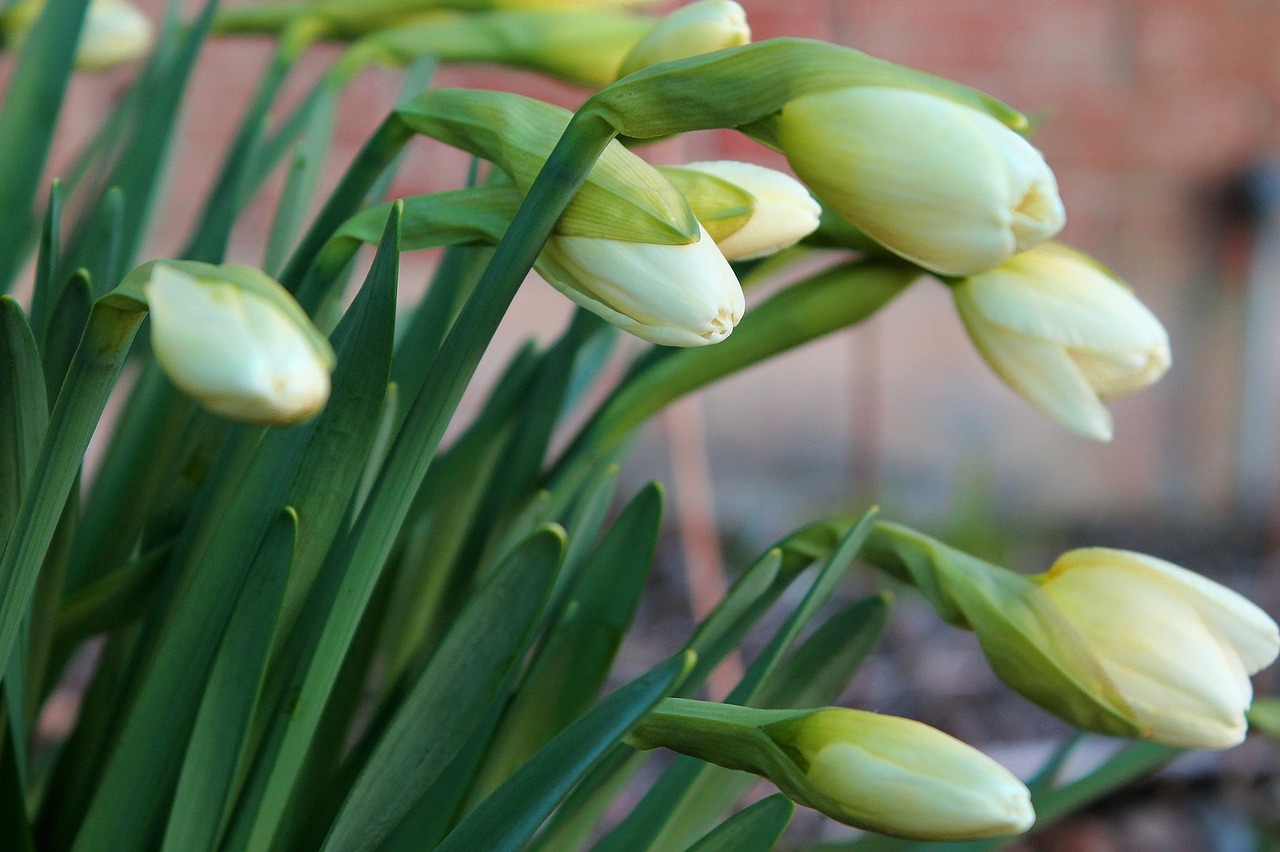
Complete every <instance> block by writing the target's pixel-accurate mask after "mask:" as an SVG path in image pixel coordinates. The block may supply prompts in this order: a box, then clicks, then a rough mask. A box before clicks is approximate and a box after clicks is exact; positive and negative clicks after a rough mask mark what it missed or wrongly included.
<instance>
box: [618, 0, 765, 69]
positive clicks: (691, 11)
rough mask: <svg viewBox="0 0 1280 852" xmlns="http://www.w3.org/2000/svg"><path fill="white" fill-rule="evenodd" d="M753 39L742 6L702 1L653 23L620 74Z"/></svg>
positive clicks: (730, 0)
mask: <svg viewBox="0 0 1280 852" xmlns="http://www.w3.org/2000/svg"><path fill="white" fill-rule="evenodd" d="M750 41H751V27H750V26H748V24H747V13H746V12H745V11H743V9H742V7H741V6H739V5H738V4H737V3H735V2H733V0H699V2H697V3H690V4H689V5H688V6H681V7H680V8H679V9H676V10H675V11H674V12H672V13H671V14H669V15H667V16H666V17H664V18H662V19H661V20H659V21H658V22H657V23H656V24H654V25H653V28H652V29H650V30H649V32H648V33H646V34H645V35H644V37H643V38H641V39H640V41H639V42H637V43H636V45H635V46H634V47H633V48H631V52H630V53H628V54H627V56H626V58H625V59H623V60H622V65H621V67H620V68H619V69H618V76H619V77H625V76H627V75H628V74H632V73H634V72H636V71H639V70H640V69H641V68H647V67H648V66H650V65H657V64H658V63H659V62H670V61H672V60H676V59H686V58H688V57H690V56H698V55H699V54H702V53H710V52H711V51H713V50H722V49H724V48H726V47H737V46H739V45H743V44H747V43H749V42H750Z"/></svg>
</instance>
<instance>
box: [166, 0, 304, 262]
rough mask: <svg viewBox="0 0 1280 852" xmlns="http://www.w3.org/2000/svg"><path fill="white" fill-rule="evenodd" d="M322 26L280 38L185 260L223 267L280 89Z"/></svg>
mask: <svg viewBox="0 0 1280 852" xmlns="http://www.w3.org/2000/svg"><path fill="white" fill-rule="evenodd" d="M321 27H322V24H321V23H320V22H319V21H313V20H311V19H304V20H303V21H301V22H300V23H299V24H298V25H297V26H294V27H290V28H289V29H287V30H285V31H284V32H283V33H281V35H280V40H279V42H278V43H277V45H276V51H275V54H274V55H273V56H272V57H271V61H270V63H269V64H268V65H267V69H266V71H265V72H264V73H263V75H262V76H261V77H260V78H259V80H258V88H257V91H255V92H254V95H253V98H252V99H251V100H250V102H249V105H248V106H247V107H246V108H245V112H244V116H243V117H242V118H241V119H240V126H239V128H238V129H237V131H236V135H235V138H234V139H232V141H231V146H230V147H229V148H228V149H227V154H226V157H225V158H224V159H223V161H222V168H221V169H220V170H219V172H218V176H217V178H216V179H215V180H214V184H213V189H211V190H210V191H209V195H208V196H207V197H206V199H205V203H204V208H203V209H202V210H201V212H200V217H199V219H198V220H197V222H196V226H195V228H194V230H193V231H192V234H191V237H190V239H189V240H188V241H187V246H186V248H185V249H184V250H183V252H182V257H184V258H186V259H187V260H203V261H206V262H208V263H220V262H222V259H223V255H224V254H225V253H226V250H227V242H228V240H229V239H230V238H231V229H232V227H233V226H234V225H235V222H236V217H237V215H238V214H239V212H240V208H241V206H242V203H243V202H242V199H243V198H244V197H245V196H246V195H247V194H248V193H247V192H246V189H257V187H258V184H257V183H254V184H252V185H250V186H249V187H246V178H247V175H248V167H249V166H250V164H251V163H252V162H253V160H254V154H255V150H254V149H255V148H256V147H258V146H259V145H260V144H262V141H263V139H264V137H265V135H266V120H267V112H268V110H270V109H271V104H272V103H274V102H275V99H276V95H277V94H278V93H279V92H280V87H281V86H282V85H284V82H285V80H286V79H287V78H288V76H289V72H290V71H292V70H293V68H294V66H295V65H296V64H297V61H298V59H299V58H300V57H301V56H302V54H303V53H304V52H305V51H306V49H307V47H308V46H310V44H311V43H312V41H314V40H315V38H317V37H318V36H319V35H320V28H321Z"/></svg>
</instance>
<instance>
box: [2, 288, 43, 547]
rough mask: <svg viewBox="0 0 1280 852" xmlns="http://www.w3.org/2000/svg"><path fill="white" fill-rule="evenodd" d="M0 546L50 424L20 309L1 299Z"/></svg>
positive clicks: (33, 345)
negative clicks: (46, 428)
mask: <svg viewBox="0 0 1280 852" xmlns="http://www.w3.org/2000/svg"><path fill="white" fill-rule="evenodd" d="M0 418H3V420H0V541H4V540H6V539H8V537H9V532H10V530H12V529H13V525H14V522H15V521H16V520H17V516H18V507H19V506H20V505H21V504H22V496H23V494H24V493H25V491H26V486H27V481H28V480H29V479H30V478H31V473H32V471H33V470H34V469H35V465H36V456H37V455H38V454H39V452H40V441H41V439H42V438H44V431H45V427H46V426H47V425H48V422H49V407H48V402H47V401H46V399H45V385H44V374H43V370H42V369H41V366H40V352H39V350H38V349H37V348H36V340H35V336H34V335H33V334H32V333H31V327H30V326H28V325H27V317H26V315H25V314H24V313H23V312H22V307H21V306H20V305H19V304H18V303H17V302H16V301H14V300H13V299H12V298H10V297H9V296H0Z"/></svg>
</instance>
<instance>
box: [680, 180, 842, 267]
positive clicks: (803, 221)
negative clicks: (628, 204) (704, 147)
mask: <svg viewBox="0 0 1280 852" xmlns="http://www.w3.org/2000/svg"><path fill="white" fill-rule="evenodd" d="M682 168H686V169H689V170H692V171H697V172H703V173H705V174H709V175H712V176H714V177H717V178H720V179H721V180H725V181H728V182H729V183H732V184H734V185H735V186H737V187H739V188H741V189H742V190H744V191H745V192H746V193H747V194H749V195H750V196H751V197H752V199H753V201H754V204H753V209H752V211H751V215H750V217H749V218H748V219H747V221H746V223H745V224H744V225H743V226H742V227H741V228H739V229H738V230H736V231H734V232H733V233H731V234H729V235H728V236H725V237H722V238H720V239H719V240H717V243H716V244H717V245H718V246H720V251H721V252H722V253H723V254H724V256H725V257H727V258H728V259H729V260H752V259H755V258H758V257H766V256H768V255H771V254H773V253H774V252H776V251H779V250H780V249H784V248H787V247H789V246H792V245H795V244H796V243H798V242H800V240H802V239H804V238H805V237H807V236H808V235H809V234H811V233H813V232H814V231H815V230H817V228H818V218H819V216H821V215H822V206H821V205H820V204H818V202H817V201H815V200H814V199H813V196H811V195H810V194H809V191H808V190H807V189H805V188H804V186H803V185H802V184H801V183H800V182H799V181H797V180H796V179H795V178H793V177H791V176H789V175H785V174H783V173H782V172H779V171H775V170H774V169H767V168H765V167H764V166H757V165H755V164H754V163H740V162H735V161H733V160H718V161H714V162H703V163H689V164H688V165H687V166H683V167H682ZM694 212H695V213H697V212H698V210H697V207H696V206H695V207H694Z"/></svg>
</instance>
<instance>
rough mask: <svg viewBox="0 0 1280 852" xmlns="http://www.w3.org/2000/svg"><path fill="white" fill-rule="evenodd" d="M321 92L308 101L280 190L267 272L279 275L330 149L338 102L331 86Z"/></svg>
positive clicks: (265, 263) (269, 241) (265, 266)
mask: <svg viewBox="0 0 1280 852" xmlns="http://www.w3.org/2000/svg"><path fill="white" fill-rule="evenodd" d="M321 91H322V92H325V93H327V94H329V97H322V98H317V99H316V100H315V101H313V102H311V104H309V109H308V112H307V115H306V119H307V120H306V128H305V130H304V131H303V134H302V140H301V141H300V142H299V143H298V144H297V147H296V148H295V150H294V152H293V159H292V161H291V162H290V163H289V171H288V174H287V175H286V177H285V182H284V189H283V190H281V192H280V201H279V203H278V204H277V205H276V212H275V216H274V217H273V218H272V220H271V230H270V232H268V235H267V247H266V254H265V255H264V257H263V261H262V268H263V269H265V270H266V271H267V274H269V275H278V274H280V271H281V270H282V269H283V267H284V263H285V260H287V258H288V251H289V247H290V246H291V245H292V244H293V242H294V240H295V239H296V238H297V235H298V231H299V230H300V229H301V227H302V220H303V217H304V216H305V215H306V212H307V207H308V205H309V204H310V203H311V199H312V197H314V196H315V192H316V188H317V186H319V182H320V175H321V173H322V171H323V168H324V161H325V156H326V155H327V154H328V152H329V142H330V140H331V138H332V136H333V122H334V111H335V109H336V107H337V103H336V101H335V99H334V97H333V94H332V93H331V90H330V89H328V88H327V87H326V88H323V89H322V90H321ZM263 156H264V157H265V156H266V155H265V154H264V155H263Z"/></svg>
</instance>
